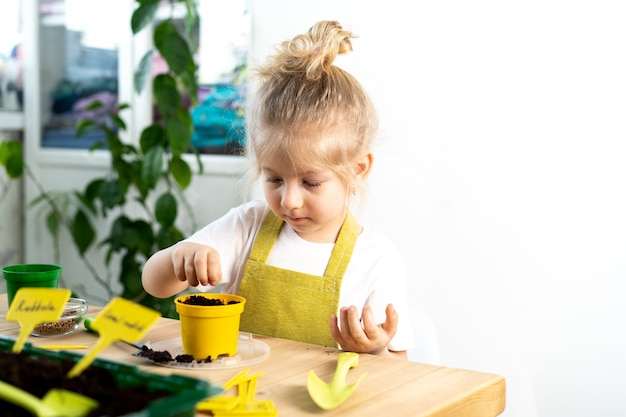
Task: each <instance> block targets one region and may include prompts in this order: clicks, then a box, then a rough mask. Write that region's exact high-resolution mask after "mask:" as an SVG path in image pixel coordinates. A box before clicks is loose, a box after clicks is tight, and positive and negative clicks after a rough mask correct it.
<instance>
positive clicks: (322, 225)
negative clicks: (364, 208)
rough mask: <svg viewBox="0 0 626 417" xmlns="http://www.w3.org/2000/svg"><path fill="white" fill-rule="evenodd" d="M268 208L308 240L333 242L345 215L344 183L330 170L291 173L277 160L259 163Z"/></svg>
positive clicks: (346, 190) (345, 193) (346, 192)
mask: <svg viewBox="0 0 626 417" xmlns="http://www.w3.org/2000/svg"><path fill="white" fill-rule="evenodd" d="M262 178H263V190H264V192H265V198H266V200H267V202H268V205H269V207H270V209H271V210H272V211H273V212H274V214H276V215H277V216H278V217H280V218H281V219H283V220H284V221H285V222H286V223H287V224H289V226H291V227H292V228H293V229H294V230H295V231H296V233H297V234H298V235H299V236H300V237H301V238H303V239H305V240H308V241H310V242H321V243H334V242H335V240H336V239H337V235H338V233H339V229H340V228H341V225H342V224H343V221H344V219H345V216H346V210H347V204H346V203H347V201H348V192H349V191H348V186H347V185H346V184H344V183H343V182H342V181H341V179H340V178H339V177H338V176H337V175H336V174H335V173H334V172H332V171H318V172H302V173H295V174H294V173H292V172H291V170H285V169H284V168H283V166H282V165H281V164H280V162H279V161H271V162H270V163H267V164H263V166H262Z"/></svg>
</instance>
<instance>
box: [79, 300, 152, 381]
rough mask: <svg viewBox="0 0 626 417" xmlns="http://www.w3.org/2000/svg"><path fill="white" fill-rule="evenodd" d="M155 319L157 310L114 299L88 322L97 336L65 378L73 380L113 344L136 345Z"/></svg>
mask: <svg viewBox="0 0 626 417" xmlns="http://www.w3.org/2000/svg"><path fill="white" fill-rule="evenodd" d="M159 317H161V313H159V312H158V311H155V310H152V309H150V308H148V307H144V306H142V305H140V304H137V303H134V302H132V301H130V300H127V299H124V298H114V299H113V300H112V301H111V302H110V303H109V304H107V306H106V307H105V308H104V309H103V310H102V311H100V313H98V315H97V316H96V317H95V318H94V320H93V322H91V327H92V328H93V329H94V330H95V331H96V332H97V333H98V334H99V338H98V341H97V342H96V344H95V346H94V347H93V348H92V349H91V351H90V352H89V353H88V354H87V355H85V356H83V358H82V359H81V360H80V361H78V362H77V363H76V364H75V365H74V367H73V368H72V369H71V370H70V372H69V373H68V374H67V376H68V377H70V378H73V377H75V376H78V375H80V373H81V372H82V371H84V370H85V369H86V368H87V367H88V366H89V365H90V364H91V363H92V362H93V361H94V359H95V358H96V356H98V354H99V353H100V352H101V351H102V350H104V349H105V348H106V347H108V346H109V345H110V344H111V343H113V342H117V341H119V340H124V341H127V342H132V343H136V342H138V341H139V340H140V339H141V338H142V337H143V336H144V335H145V334H146V333H147V332H148V331H149V330H150V328H151V327H152V326H153V325H154V323H156V321H157V320H158V319H159Z"/></svg>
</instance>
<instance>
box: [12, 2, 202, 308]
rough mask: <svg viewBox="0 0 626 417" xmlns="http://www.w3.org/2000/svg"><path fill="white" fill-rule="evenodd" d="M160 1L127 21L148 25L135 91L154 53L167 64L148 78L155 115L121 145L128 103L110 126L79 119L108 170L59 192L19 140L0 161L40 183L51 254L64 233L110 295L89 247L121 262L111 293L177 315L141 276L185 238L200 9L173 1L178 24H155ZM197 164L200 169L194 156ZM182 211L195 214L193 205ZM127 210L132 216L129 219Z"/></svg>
mask: <svg viewBox="0 0 626 417" xmlns="http://www.w3.org/2000/svg"><path fill="white" fill-rule="evenodd" d="M162 3H163V2H162V1H160V0H137V1H136V5H137V8H136V10H135V11H134V13H133V15H132V18H131V22H130V24H131V28H132V30H133V33H134V34H136V33H138V32H139V31H141V30H143V29H144V28H146V27H147V26H149V25H154V32H153V41H154V50H153V51H150V52H148V53H147V54H146V56H144V57H143V59H142V60H141V62H140V64H139V66H138V68H137V72H136V74H135V88H136V90H137V91H138V92H139V91H141V89H142V88H143V87H144V85H145V83H146V82H147V81H148V78H149V74H150V63H151V62H152V59H153V57H154V55H155V54H157V53H158V54H160V56H161V57H163V59H164V60H165V62H166V63H167V65H168V67H169V72H167V73H163V74H159V75H157V76H156V77H155V78H154V79H153V80H152V91H153V97H154V103H155V108H156V111H157V113H158V117H157V118H155V121H154V122H153V123H152V124H150V125H148V126H146V127H145V128H144V129H143V131H142V132H141V134H140V137H139V138H136V139H138V140H133V141H132V143H126V142H124V141H123V140H122V139H121V138H120V136H119V132H121V131H124V130H125V129H126V123H125V122H124V119H123V117H122V115H123V111H124V110H125V109H127V108H128V106H127V105H124V104H122V105H120V106H119V107H118V108H117V109H116V111H114V112H113V113H112V114H111V115H110V120H111V121H112V122H113V125H110V124H105V123H101V122H98V121H95V120H83V121H82V122H80V123H79V124H78V126H77V135H78V136H82V135H85V134H86V133H88V132H89V131H91V130H93V129H99V130H101V131H102V132H103V133H104V137H105V140H104V141H103V142H101V143H96V144H95V145H94V146H93V147H92V148H94V149H97V148H100V149H105V150H107V151H108V152H109V155H110V166H109V171H108V172H107V173H106V175H104V176H102V177H100V178H96V179H94V180H92V181H91V182H89V183H88V184H87V185H86V187H85V188H84V189H83V190H75V191H72V192H69V193H61V194H59V193H51V192H49V191H47V190H45V189H43V187H40V186H39V185H38V184H39V183H38V182H37V179H36V178H34V176H32V174H31V172H30V170H29V169H28V166H26V165H24V162H23V158H22V149H21V143H19V142H9V141H3V142H2V143H0V163H1V164H2V165H3V166H4V168H5V169H6V171H7V175H8V176H9V178H13V179H18V178H21V177H23V176H26V177H27V179H29V180H31V181H33V182H35V184H36V185H37V186H38V187H39V191H40V196H39V198H37V199H36V200H35V201H34V202H33V204H35V205H37V204H43V205H45V206H46V207H47V210H48V213H47V215H46V226H47V228H48V230H49V232H50V233H51V235H52V236H53V240H54V242H55V246H56V251H57V253H58V250H59V244H58V242H59V240H58V239H59V236H60V234H61V233H69V235H70V236H71V239H72V241H73V243H74V246H75V248H76V250H77V252H78V256H79V257H80V259H81V260H82V261H83V262H84V263H86V265H87V268H88V269H89V270H90V271H91V272H92V274H93V278H94V280H95V282H96V283H97V284H99V285H100V286H102V287H103V289H104V290H105V292H106V293H107V297H108V298H111V297H112V296H113V295H116V294H113V290H112V288H111V285H110V282H108V281H107V279H106V278H102V277H101V276H100V273H99V271H97V270H96V268H93V267H92V266H91V265H89V261H88V258H87V257H86V256H85V255H86V254H87V253H88V252H89V251H92V250H97V251H100V252H101V253H102V254H103V256H104V260H105V265H107V267H109V266H112V265H111V263H112V262H113V260H116V261H118V260H119V263H118V265H117V267H116V269H118V271H119V272H118V273H117V274H118V275H117V278H118V280H119V283H120V284H121V288H122V292H121V294H117V295H120V296H122V297H124V298H128V299H131V300H133V301H136V302H139V303H141V304H144V305H147V306H149V307H152V308H155V309H158V310H160V311H161V312H162V314H163V315H164V316H170V317H173V316H175V314H176V313H175V310H174V308H173V305H174V304H173V302H172V301H173V298H172V299H167V300H161V299H155V298H153V297H151V296H149V295H148V294H146V293H145V292H144V291H143V288H142V286H141V279H140V277H141V269H142V266H143V263H144V261H145V259H147V257H148V256H150V255H151V254H152V253H154V252H155V251H156V250H158V249H160V248H163V247H166V246H169V245H171V244H173V243H174V242H176V241H178V240H180V239H181V238H182V237H183V236H184V235H183V233H182V232H181V230H179V228H178V227H177V226H176V220H177V218H178V214H179V208H180V207H188V206H187V205H186V204H185V199H184V193H183V192H184V190H185V189H186V188H187V187H188V186H189V184H190V183H191V180H192V176H193V174H192V170H191V168H190V166H189V165H188V163H187V162H186V161H185V159H184V158H183V154H184V153H186V152H189V151H190V150H193V146H192V143H191V136H192V133H193V124H192V121H191V117H190V113H189V102H191V105H194V104H195V100H196V96H197V89H198V86H197V81H196V80H197V65H196V63H195V62H194V50H195V41H194V34H195V33H196V32H197V26H198V14H197V11H196V5H195V1H194V0H176V1H175V0H171V1H170V2H169V3H170V7H174V6H175V5H181V4H182V5H184V8H185V14H184V18H183V19H181V22H182V24H177V23H178V22H175V21H174V19H173V17H170V18H166V19H164V20H160V21H159V20H157V18H156V12H157V10H158V8H159V6H160V5H161V4H162ZM101 106H102V103H100V102H97V101H94V102H92V103H91V104H90V105H89V106H88V107H87V108H86V109H85V110H97V109H99V108H101ZM112 126H113V127H112ZM197 161H198V166H199V167H200V171H202V163H201V161H200V158H197ZM188 211H189V215H190V216H193V214H192V213H191V210H188ZM132 213H136V214H135V215H134V216H133V215H132ZM99 224H110V228H109V229H108V234H107V235H104V236H99V235H98V227H97V225H99ZM100 252H99V253H100Z"/></svg>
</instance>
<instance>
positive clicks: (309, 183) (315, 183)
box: [302, 180, 322, 187]
mask: <svg viewBox="0 0 626 417" xmlns="http://www.w3.org/2000/svg"><path fill="white" fill-rule="evenodd" d="M302 183H303V184H304V185H306V186H307V187H319V186H320V185H322V182H321V181H306V180H304V181H302Z"/></svg>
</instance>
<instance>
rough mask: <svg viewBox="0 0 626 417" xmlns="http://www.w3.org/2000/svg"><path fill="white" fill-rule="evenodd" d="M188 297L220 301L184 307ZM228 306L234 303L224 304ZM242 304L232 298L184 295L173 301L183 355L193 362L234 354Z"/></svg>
mask: <svg viewBox="0 0 626 417" xmlns="http://www.w3.org/2000/svg"><path fill="white" fill-rule="evenodd" d="M192 297H203V298H206V299H209V300H221V301H222V304H221V305H195V304H188V303H186V302H188V301H189V299H190V298H192ZM229 302H234V303H232V304H228V303H229ZM245 302H246V300H245V298H243V297H239V296H238V295H232V294H213V293H210V294H188V295H181V296H179V297H176V299H175V300H174V303H175V305H176V311H177V312H178V314H179V315H180V327H181V336H182V342H183V351H184V352H185V354H187V355H191V356H193V358H194V359H196V360H206V359H208V358H209V357H210V358H211V359H217V358H218V357H220V356H234V355H236V354H237V341H238V340H239V321H240V318H241V313H243V308H244V304H245Z"/></svg>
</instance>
